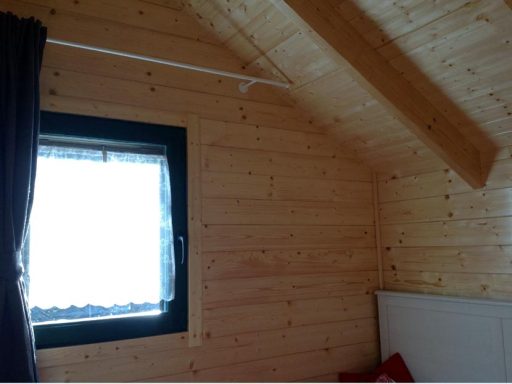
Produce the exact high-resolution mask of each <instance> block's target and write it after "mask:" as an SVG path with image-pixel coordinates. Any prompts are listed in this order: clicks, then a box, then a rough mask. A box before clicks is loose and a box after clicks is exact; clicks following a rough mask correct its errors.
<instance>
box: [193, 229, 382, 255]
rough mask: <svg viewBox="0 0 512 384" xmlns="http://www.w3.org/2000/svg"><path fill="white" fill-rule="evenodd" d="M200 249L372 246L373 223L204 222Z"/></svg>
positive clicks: (373, 240)
mask: <svg viewBox="0 0 512 384" xmlns="http://www.w3.org/2000/svg"><path fill="white" fill-rule="evenodd" d="M202 234H203V251H205V252H214V251H246V250H266V249H308V248H309V249H311V248H313V249H315V248H316V249H329V248H336V249H337V248H340V247H356V248H363V247H374V246H375V234H374V228H373V226H299V225H292V226H286V225H241V226H239V225H205V226H204V228H203V232H202Z"/></svg>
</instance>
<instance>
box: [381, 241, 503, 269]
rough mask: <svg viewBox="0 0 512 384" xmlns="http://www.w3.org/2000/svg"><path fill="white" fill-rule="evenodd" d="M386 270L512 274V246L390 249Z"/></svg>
mask: <svg viewBox="0 0 512 384" xmlns="http://www.w3.org/2000/svg"><path fill="white" fill-rule="evenodd" d="M383 253H384V255H385V257H384V269H385V270H392V271H400V272H403V271H410V272H416V271H425V272H454V273H489V274H500V273H505V274H512V246H505V245H494V246H492V245H488V246H469V247H418V248H414V247H413V248H391V247H389V248H386V249H385V250H384V251H383Z"/></svg>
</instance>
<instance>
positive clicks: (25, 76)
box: [0, 12, 46, 382]
mask: <svg viewBox="0 0 512 384" xmlns="http://www.w3.org/2000/svg"><path fill="white" fill-rule="evenodd" d="M45 42H46V29H45V28H44V27H42V25H41V23H40V22H39V21H35V20H34V19H19V18H17V17H16V16H14V15H12V14H10V13H7V14H6V13H1V12H0V380H1V381H10V382H20V381H24V382H30V381H37V370H36V365H35V348H34V336H33V331H32V325H31V323H30V312H29V309H28V305H27V300H26V294H25V289H24V285H23V280H22V278H21V277H22V273H23V267H22V263H21V247H22V245H23V240H24V238H25V235H26V232H27V226H28V220H29V215H30V209H31V206H32V199H33V186H34V178H35V171H36V160H37V144H38V136H39V73H40V70H41V61H42V55H43V49H44V44H45Z"/></svg>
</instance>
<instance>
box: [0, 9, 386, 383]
mask: <svg viewBox="0 0 512 384" xmlns="http://www.w3.org/2000/svg"><path fill="white" fill-rule="evenodd" d="M114 3H115V2H114V1H113V0H105V1H99V2H72V1H66V0H50V1H48V2H46V1H42V0H34V1H28V0H27V1H22V0H18V1H15V0H6V1H4V2H2V3H1V5H0V10H6V9H9V10H11V11H13V12H15V13H18V14H20V15H21V16H29V15H35V16H37V17H40V18H41V19H43V21H44V23H45V24H47V25H48V27H49V35H50V36H52V37H57V38H62V39H68V40H72V41H79V42H82V43H86V44H92V45H99V46H105V47H109V48H114V49H119V50H126V51H131V52H136V53H141V54H146V55H151V56H157V57H163V58H170V59H173V60H179V61H185V62H191V63H196V64H199V65H205V63H208V65H211V66H214V67H217V68H223V69H228V70H234V71H237V72H238V71H242V72H243V71H244V69H243V68H242V67H243V66H244V63H243V62H242V61H241V60H240V59H238V58H237V57H235V56H234V55H233V54H232V53H231V52H229V50H227V49H225V48H224V47H223V46H221V45H220V44H219V43H217V42H216V41H215V39H214V38H210V37H209V35H207V34H204V33H203V32H202V30H201V29H200V28H199V27H198V26H197V25H196V24H195V23H192V21H191V20H192V19H191V17H190V16H188V15H187V14H186V13H185V12H184V11H183V9H182V6H181V3H180V2H175V1H174V0H144V1H136V0H128V1H127V2H123V4H117V3H116V4H114ZM114 5H115V6H114ZM207 5H208V4H206V3H205V6H207ZM267 7H268V6H267ZM233 8H236V5H235V4H234V5H233ZM237 9H238V8H237ZM241 10H242V8H240V9H238V11H241ZM150 20H154V21H155V22H154V23H150ZM176 20H177V21H176ZM173 25H175V28H174V27H173ZM249 28H253V29H254V31H255V32H257V33H262V32H265V28H266V27H265V24H264V23H263V24H259V23H256V24H254V25H252V26H249ZM226 30H227V31H231V30H232V29H229V28H227V29H226ZM291 32H292V31H290V33H291ZM229 37H230V36H227V37H226V38H229ZM284 37H285V36H284ZM231 42H232V43H233V44H234V45H236V44H238V43H239V42H240V40H238V39H233V40H231ZM275 43H276V44H279V39H278V40H276V41H275ZM45 53H46V54H45V61H44V68H43V71H42V100H41V103H42V107H43V109H44V110H51V111H56V112H65V113H77V114H84V115H90V116H103V117H110V118H117V119H126V120H135V121H143V122H150V123H156V124H167V125H177V126H183V127H188V128H187V129H188V141H189V144H188V145H189V155H190V156H189V164H188V172H189V176H190V182H189V186H188V187H189V215H190V219H191V220H190V224H191V228H193V229H194V231H191V232H190V237H189V239H190V248H191V249H190V254H189V257H190V260H189V266H190V268H191V273H195V275H193V278H191V279H190V283H191V286H190V295H191V301H190V303H191V304H190V305H191V307H190V310H191V312H190V315H191V319H190V329H189V332H190V333H189V332H187V333H182V334H174V335H165V336H158V337H150V338H142V339H133V340H122V341H116V342H109V343H100V344H91V345H82V346H74V347H66V348H56V349H47V350H40V351H38V364H39V369H40V373H41V378H42V380H43V381H61V382H65V381H82V382H84V381H85V382H90V381H100V382H101V381H107V382H108V381H115V382H116V381H117V382H118V381H142V382H147V381H176V380H179V381H191V380H196V381H265V380H289V381H293V380H305V379H307V378H319V377H326V378H335V377H336V375H335V374H336V372H338V371H340V370H366V369H370V368H372V367H373V366H374V365H375V364H376V362H377V360H378V356H379V353H378V336H377V324H376V305H375V300H374V298H373V295H372V292H373V290H374V289H375V288H376V281H375V280H376V263H375V242H374V227H373V209H372V206H371V198H372V184H371V174H370V171H369V170H368V169H367V168H366V167H364V166H363V165H361V164H360V163H359V162H356V161H353V160H351V154H350V153H348V152H343V151H341V150H340V149H339V147H338V145H337V144H336V143H335V142H334V141H333V140H332V139H330V138H329V137H327V136H326V135H325V134H324V132H323V131H322V130H320V129H319V128H318V127H317V125H316V124H315V122H314V121H311V120H310V119H309V118H307V117H305V115H304V114H303V113H301V112H299V111H298V110H297V109H296V108H295V107H293V106H291V103H289V102H287V101H283V99H282V97H281V96H282V95H281V94H279V93H275V92H273V91H271V90H269V88H268V87H263V86H255V87H252V88H251V90H250V91H249V92H248V93H247V94H245V95H243V94H240V93H239V92H238V91H237V90H236V87H237V85H238V81H235V80H227V79H220V78H218V77H215V76H210V75H199V74H195V73H189V72H184V71H182V70H177V69H170V68H162V67H159V66H157V65H153V64H151V65H150V64H143V63H138V62H135V61H133V60H129V59H121V58H113V57H106V56H102V55H101V54H95V53H85V52H81V51H76V50H73V49H70V48H63V47H55V46H52V45H48V46H47V50H46V52H45ZM248 53H249V54H252V53H251V51H250V50H248ZM247 71H248V70H247ZM201 328H202V329H201ZM201 337H202V343H200V341H201V340H200V339H201ZM199 344H201V345H199Z"/></svg>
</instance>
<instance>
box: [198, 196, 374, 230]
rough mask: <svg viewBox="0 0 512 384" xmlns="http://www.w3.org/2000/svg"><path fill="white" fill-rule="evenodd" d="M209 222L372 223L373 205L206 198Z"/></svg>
mask: <svg viewBox="0 0 512 384" xmlns="http://www.w3.org/2000/svg"><path fill="white" fill-rule="evenodd" d="M203 207H204V208H203V223H205V224H244V225H245V224H272V225H372V224H373V207H372V206H371V205H370V204H369V203H368V202H365V201H361V202H333V203H331V202H298V201H268V200H242V199H204V200H203Z"/></svg>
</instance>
